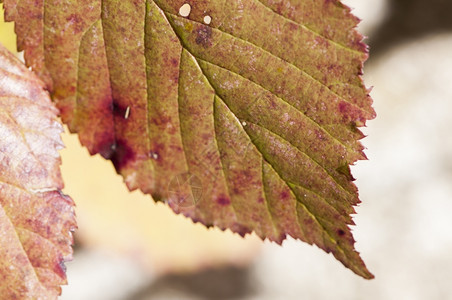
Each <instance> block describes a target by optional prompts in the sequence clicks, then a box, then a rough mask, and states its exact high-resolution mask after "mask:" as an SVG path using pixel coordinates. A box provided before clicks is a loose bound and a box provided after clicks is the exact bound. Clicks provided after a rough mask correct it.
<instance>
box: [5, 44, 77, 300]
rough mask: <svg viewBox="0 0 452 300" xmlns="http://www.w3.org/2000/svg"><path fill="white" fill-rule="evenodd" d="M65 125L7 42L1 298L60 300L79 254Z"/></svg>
mask: <svg viewBox="0 0 452 300" xmlns="http://www.w3.org/2000/svg"><path fill="white" fill-rule="evenodd" d="M61 131H62V126H61V124H60V123H59V121H58V119H57V109H56V108H55V107H54V104H53V103H52V102H51V100H50V98H49V95H48V92H47V91H45V90H44V84H43V82H42V81H41V80H39V79H38V78H37V77H36V76H35V75H34V74H33V73H32V72H31V71H29V70H28V69H27V68H26V67H25V66H24V65H23V64H22V63H21V62H20V61H19V60H17V59H16V58H15V57H14V55H13V54H11V53H9V52H8V51H7V50H6V49H5V48H4V47H3V46H1V45H0V137H1V138H0V298H2V299H56V298H57V296H58V295H59V294H60V292H61V288H60V285H61V284H65V283H66V274H65V267H64V262H65V261H67V260H69V259H71V257H72V248H71V244H72V234H71V231H72V230H74V229H75V227H76V224H75V218H74V211H73V202H72V200H71V199H70V198H69V197H67V196H65V195H63V194H62V193H61V189H62V188H63V183H62V180H61V176H60V171H59V164H60V157H59V154H58V152H57V150H59V149H61V148H62V142H61V139H60V133H61Z"/></svg>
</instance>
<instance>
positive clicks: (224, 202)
mask: <svg viewBox="0 0 452 300" xmlns="http://www.w3.org/2000/svg"><path fill="white" fill-rule="evenodd" d="M217 203H218V204H220V205H223V206H226V205H229V204H231V200H230V199H229V198H228V197H226V196H223V195H221V196H220V197H218V199H217Z"/></svg>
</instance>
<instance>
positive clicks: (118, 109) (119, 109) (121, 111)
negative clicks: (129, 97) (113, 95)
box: [111, 99, 127, 117]
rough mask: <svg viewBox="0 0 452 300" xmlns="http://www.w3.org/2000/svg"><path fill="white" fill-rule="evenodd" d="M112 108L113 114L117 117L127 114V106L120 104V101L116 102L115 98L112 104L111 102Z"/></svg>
mask: <svg viewBox="0 0 452 300" xmlns="http://www.w3.org/2000/svg"><path fill="white" fill-rule="evenodd" d="M111 109H112V111H113V115H114V116H115V117H124V115H125V114H126V110H127V107H124V106H122V105H120V104H118V102H116V101H115V100H114V99H113V101H112V104H111Z"/></svg>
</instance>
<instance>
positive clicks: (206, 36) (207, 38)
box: [195, 25, 212, 48]
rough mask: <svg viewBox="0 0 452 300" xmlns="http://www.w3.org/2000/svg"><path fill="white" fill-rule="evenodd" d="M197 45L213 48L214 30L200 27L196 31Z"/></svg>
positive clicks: (208, 27)
mask: <svg viewBox="0 0 452 300" xmlns="http://www.w3.org/2000/svg"><path fill="white" fill-rule="evenodd" d="M195 34H196V40H195V41H196V44H198V45H201V46H203V47H204V48H208V47H210V46H212V28H210V26H204V25H200V26H198V28H197V29H196V31H195Z"/></svg>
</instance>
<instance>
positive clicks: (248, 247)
mask: <svg viewBox="0 0 452 300" xmlns="http://www.w3.org/2000/svg"><path fill="white" fill-rule="evenodd" d="M1 7H2V6H1ZM2 8H3V7H2ZM0 15H1V16H0V42H1V43H2V44H3V45H5V46H6V47H7V48H8V49H9V50H11V51H12V52H16V51H15V49H16V46H15V43H16V37H15V34H14V25H13V23H5V22H4V21H3V9H2V11H1V14H0ZM62 137H63V141H64V143H65V145H66V149H64V150H62V151H61V156H62V169H61V170H62V175H63V179H64V182H65V185H66V188H65V190H64V192H65V193H66V194H68V195H70V196H71V197H72V198H73V200H74V201H75V203H76V205H77V208H76V213H77V220H78V226H79V229H78V231H77V232H76V240H77V242H79V243H80V244H81V245H80V246H82V247H85V248H89V247H96V248H101V249H103V250H107V251H110V252H120V253H123V254H126V255H129V256H133V257H134V258H137V259H138V261H139V262H140V263H143V264H144V265H145V266H146V267H148V268H149V269H152V271H153V272H157V273H166V272H185V271H196V270H198V269H202V268H204V267H215V266H218V265H226V264H233V265H246V264H248V263H249V262H250V261H251V260H252V259H253V257H254V256H255V254H256V252H257V251H258V250H259V248H260V247H261V244H262V243H261V242H260V241H259V240H258V238H257V237H255V236H248V237H247V238H245V239H243V238H241V237H240V236H238V235H236V234H232V233H231V232H221V231H220V230H217V229H210V230H208V229H206V228H205V227H204V226H202V225H200V224H193V222H192V221H190V220H189V219H187V218H185V217H183V216H177V215H175V214H174V213H173V212H172V211H171V210H170V209H169V208H168V207H167V206H166V205H163V204H156V203H154V201H153V200H152V199H151V197H150V196H148V195H143V194H142V193H140V192H138V191H135V192H133V193H130V192H129V191H128V190H127V188H126V186H125V185H124V184H123V182H122V178H121V177H120V176H119V175H117V174H116V172H115V170H114V168H113V165H112V164H111V162H109V161H106V160H104V159H103V158H101V157H100V156H99V155H96V156H94V157H91V156H90V155H89V154H88V151H87V150H86V149H85V148H83V147H82V146H81V145H80V143H79V141H78V138H77V136H76V135H72V134H69V133H67V130H66V132H65V133H64V134H63V136H62Z"/></svg>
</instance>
